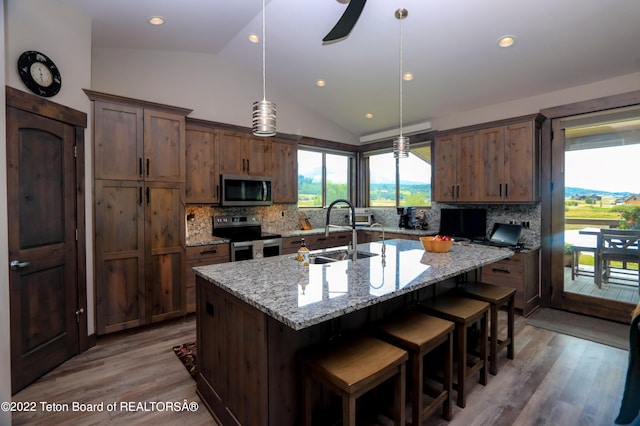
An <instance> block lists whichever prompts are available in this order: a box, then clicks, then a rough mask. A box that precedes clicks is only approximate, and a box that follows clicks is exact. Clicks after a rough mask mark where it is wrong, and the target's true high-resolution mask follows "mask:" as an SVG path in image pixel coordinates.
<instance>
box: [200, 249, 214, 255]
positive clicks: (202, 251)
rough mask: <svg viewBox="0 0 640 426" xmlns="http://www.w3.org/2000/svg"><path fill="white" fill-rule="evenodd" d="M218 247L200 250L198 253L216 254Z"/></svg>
mask: <svg viewBox="0 0 640 426" xmlns="http://www.w3.org/2000/svg"><path fill="white" fill-rule="evenodd" d="M217 252H218V249H215V248H212V249H208V250H200V254H216V253H217Z"/></svg>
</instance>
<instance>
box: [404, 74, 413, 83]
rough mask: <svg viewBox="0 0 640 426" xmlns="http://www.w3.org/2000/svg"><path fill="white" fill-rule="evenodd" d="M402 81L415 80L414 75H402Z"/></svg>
mask: <svg viewBox="0 0 640 426" xmlns="http://www.w3.org/2000/svg"><path fill="white" fill-rule="evenodd" d="M402 79H403V80H404V81H411V80H413V73H412V72H405V73H404V74H402Z"/></svg>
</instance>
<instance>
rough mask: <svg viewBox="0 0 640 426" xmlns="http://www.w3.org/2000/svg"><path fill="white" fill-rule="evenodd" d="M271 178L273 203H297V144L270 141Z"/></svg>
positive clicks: (294, 142)
mask: <svg viewBox="0 0 640 426" xmlns="http://www.w3.org/2000/svg"><path fill="white" fill-rule="evenodd" d="M271 177H272V179H273V180H272V192H273V202H274V203H291V204H294V203H297V202H298V143H297V142H296V141H289V140H284V139H277V138H275V139H273V140H272V141H271Z"/></svg>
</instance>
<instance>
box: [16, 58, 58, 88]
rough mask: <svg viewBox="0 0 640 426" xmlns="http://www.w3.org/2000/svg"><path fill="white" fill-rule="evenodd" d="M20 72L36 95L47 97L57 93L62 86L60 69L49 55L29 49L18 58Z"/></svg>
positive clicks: (23, 79)
mask: <svg viewBox="0 0 640 426" xmlns="http://www.w3.org/2000/svg"><path fill="white" fill-rule="evenodd" d="M18 73H19V74H20V78H21V79H22V81H23V82H24V84H25V85H26V86H27V87H28V88H29V90H31V91H32V92H33V93H35V94H36V95H40V96H46V97H47V98H49V97H51V96H54V95H56V94H57V93H58V92H59V91H60V88H61V87H62V77H61V76H60V70H58V67H57V66H56V64H54V63H53V61H52V60H51V59H49V58H48V57H47V55H45V54H43V53H40V52H36V51H35V50H28V51H26V52H24V53H22V55H20V58H19V59H18Z"/></svg>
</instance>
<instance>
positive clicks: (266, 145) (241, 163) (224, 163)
mask: <svg viewBox="0 0 640 426" xmlns="http://www.w3.org/2000/svg"><path fill="white" fill-rule="evenodd" d="M219 153H220V158H219V161H218V165H219V167H220V173H221V174H233V175H253V176H271V139H269V138H259V137H254V136H252V135H250V134H248V133H242V132H234V131H229V130H224V129H221V130H220V151H219Z"/></svg>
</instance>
